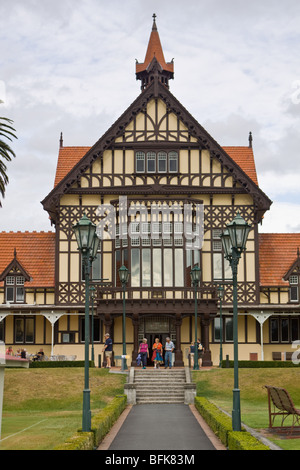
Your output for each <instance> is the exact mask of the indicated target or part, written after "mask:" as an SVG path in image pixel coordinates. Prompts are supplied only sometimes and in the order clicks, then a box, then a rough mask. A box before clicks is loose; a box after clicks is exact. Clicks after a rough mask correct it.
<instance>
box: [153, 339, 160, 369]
mask: <svg viewBox="0 0 300 470" xmlns="http://www.w3.org/2000/svg"><path fill="white" fill-rule="evenodd" d="M152 349H153V354H152V361H153V362H154V369H159V365H160V364H161V363H162V362H163V357H162V350H163V347H162V344H161V343H160V341H159V338H155V343H154V344H153V346H152Z"/></svg>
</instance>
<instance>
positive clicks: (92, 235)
mask: <svg viewBox="0 0 300 470" xmlns="http://www.w3.org/2000/svg"><path fill="white" fill-rule="evenodd" d="M73 230H74V233H75V236H76V240H77V244H78V250H79V251H80V252H81V254H82V261H83V267H84V280H85V322H84V330H85V331H84V390H83V405H82V431H83V432H90V430H91V407H90V389H89V280H90V268H91V264H92V262H93V260H94V259H95V257H96V255H95V252H96V253H97V248H98V244H99V239H98V237H97V235H96V225H94V224H93V223H92V222H91V221H90V220H89V219H88V217H87V216H86V215H84V216H83V217H82V218H81V219H80V220H79V222H78V223H77V224H76V225H74V226H73ZM97 241H98V243H97Z"/></svg>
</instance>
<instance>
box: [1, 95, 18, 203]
mask: <svg viewBox="0 0 300 470" xmlns="http://www.w3.org/2000/svg"><path fill="white" fill-rule="evenodd" d="M0 103H1V101H0ZM12 123H13V121H12V120H11V119H8V118H5V117H0V194H1V196H2V197H4V195H5V186H6V185H7V184H8V181H9V180H8V176H7V173H6V170H7V167H6V165H5V163H4V161H7V162H10V161H11V160H12V157H15V156H16V155H15V153H14V151H13V150H12V149H11V148H10V146H9V145H8V144H7V143H6V142H4V141H3V137H5V138H6V139H8V140H10V141H12V137H13V138H15V139H17V137H16V135H15V134H14V133H13V132H15V129H14V128H13V127H12V126H11V124H12ZM0 207H2V205H1V201H0Z"/></svg>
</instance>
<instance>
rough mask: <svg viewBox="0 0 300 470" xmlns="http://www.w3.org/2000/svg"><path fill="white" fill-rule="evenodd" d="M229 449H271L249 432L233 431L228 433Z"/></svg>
mask: <svg viewBox="0 0 300 470" xmlns="http://www.w3.org/2000/svg"><path fill="white" fill-rule="evenodd" d="M228 448H229V450H270V448H269V447H267V446H266V445H264V444H263V443H262V442H260V441H259V440H257V439H256V438H255V437H254V436H252V434H250V433H249V432H237V431H232V432H230V433H229V435H228Z"/></svg>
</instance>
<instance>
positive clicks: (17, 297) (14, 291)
mask: <svg viewBox="0 0 300 470" xmlns="http://www.w3.org/2000/svg"><path fill="white" fill-rule="evenodd" d="M24 283H25V278H24V277H23V276H7V277H6V279H5V300H6V303H13V304H15V303H23V302H24V301H25V289H24Z"/></svg>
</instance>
